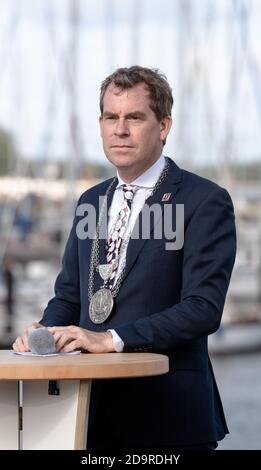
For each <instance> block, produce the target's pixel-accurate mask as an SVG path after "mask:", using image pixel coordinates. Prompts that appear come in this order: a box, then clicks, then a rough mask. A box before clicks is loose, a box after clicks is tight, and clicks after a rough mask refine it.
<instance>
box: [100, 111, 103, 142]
mask: <svg viewBox="0 0 261 470" xmlns="http://www.w3.org/2000/svg"><path fill="white" fill-rule="evenodd" d="M99 125H100V136H101V137H102V134H103V133H102V115H101V116H99Z"/></svg>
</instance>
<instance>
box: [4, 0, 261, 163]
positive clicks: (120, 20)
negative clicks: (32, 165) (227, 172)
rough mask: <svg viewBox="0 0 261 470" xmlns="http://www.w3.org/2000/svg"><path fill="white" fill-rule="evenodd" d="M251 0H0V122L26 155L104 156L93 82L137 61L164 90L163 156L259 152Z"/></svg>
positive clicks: (191, 159)
mask: <svg viewBox="0 0 261 470" xmlns="http://www.w3.org/2000/svg"><path fill="white" fill-rule="evenodd" d="M260 3H261V2H260V1H259V0H236V1H234V0H161V1H156V0H78V1H77V0H0V60H1V64H2V66H1V71H0V127H1V128H4V129H7V130H10V131H11V132H12V134H13V135H14V138H15V141H16V144H17V147H18V149H19V152H20V153H21V155H23V156H24V157H30V158H35V159H41V158H45V159H68V160H70V161H72V159H80V160H81V161H85V160H91V161H94V162H100V163H101V162H104V161H105V157H104V154H103V150H102V145H101V141H100V137H99V126H98V117H99V107H98V102H99V88H100V84H101V81H102V80H103V79H104V78H105V77H106V76H107V75H108V74H109V73H111V72H112V71H113V70H114V69H115V68H117V67H121V66H130V65H133V64H140V65H144V66H147V67H155V68H159V69H160V70H161V71H163V72H164V73H165V75H166V76H167V78H168V81H169V83H170V85H171V87H172V89H173V95H174V100H175V103H174V109H173V128H172V131H171V134H170V136H169V138H168V141H167V145H166V147H165V154H167V155H169V156H171V157H172V158H174V159H175V160H177V161H178V162H181V161H184V163H185V164H187V165H190V164H191V163H192V164H196V165H197V164H201V163H214V164H219V162H220V161H224V160H226V159H229V160H230V161H241V162H245V161H251V160H253V159H258V158H259V159H260V156H261V132H260V131H261V80H260V78H261V56H260V46H261V37H260V35H261V33H260V27H259V25H260V24H261V5H260ZM73 4H76V5H77V6H78V21H77V29H76V30H75V31H76V33H75V35H74V28H73V26H72V21H70V18H72V16H70V11H71V9H72V6H73ZM73 38H74V41H73ZM72 114H74V115H75V116H76V122H77V129H78V152H77V155H76V154H75V152H74V147H73V144H72V139H71V134H70V119H71V117H72Z"/></svg>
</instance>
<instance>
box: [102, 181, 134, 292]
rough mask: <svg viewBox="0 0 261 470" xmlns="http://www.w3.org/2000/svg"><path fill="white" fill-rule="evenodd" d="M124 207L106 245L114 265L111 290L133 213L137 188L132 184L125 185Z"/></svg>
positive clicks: (107, 252)
mask: <svg viewBox="0 0 261 470" xmlns="http://www.w3.org/2000/svg"><path fill="white" fill-rule="evenodd" d="M122 189H123V195H124V200H123V206H122V208H121V210H120V212H119V214H118V217H117V220H116V222H115V224H114V226H113V229H112V231H111V233H110V234H109V237H108V240H107V243H106V258H107V263H109V264H111V263H113V262H115V261H116V262H115V263H114V267H113V271H112V274H111V276H110V280H109V289H112V287H113V284H114V279H115V276H116V272H117V268H118V260H119V254H120V249H121V245H122V240H123V236H124V233H125V230H126V228H127V225H128V222H129V218H130V213H131V203H132V201H133V196H134V194H135V191H136V190H137V187H135V186H131V185H130V184H124V185H123V187H122Z"/></svg>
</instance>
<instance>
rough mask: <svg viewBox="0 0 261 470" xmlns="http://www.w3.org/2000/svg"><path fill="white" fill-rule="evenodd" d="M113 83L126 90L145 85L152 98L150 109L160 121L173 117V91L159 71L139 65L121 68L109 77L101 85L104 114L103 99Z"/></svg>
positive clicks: (101, 102) (101, 107)
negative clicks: (141, 84)
mask: <svg viewBox="0 0 261 470" xmlns="http://www.w3.org/2000/svg"><path fill="white" fill-rule="evenodd" d="M111 83H113V84H114V85H115V86H116V87H119V88H121V89H122V90H126V89H128V88H132V87H134V86H135V85H138V83H145V84H146V86H147V88H148V90H149V96H150V107H151V109H152V111H154V113H155V115H156V118H157V119H158V121H161V120H162V119H163V118H165V117H166V116H170V115H171V108H172V106H173V96H172V90H171V88H170V86H169V84H168V82H167V78H166V77H165V75H163V74H162V73H161V72H159V70H158V69H149V68H146V67H141V66H139V65H133V66H132V67H128V68H127V67H125V68H119V69H117V70H115V72H113V73H112V74H111V75H109V76H108V77H107V78H105V80H104V81H103V82H102V84H101V90H100V110H101V114H102V113H103V99H104V95H105V92H106V90H107V88H108V86H109V85H110V84H111Z"/></svg>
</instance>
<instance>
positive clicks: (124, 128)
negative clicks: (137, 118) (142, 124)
mask: <svg viewBox="0 0 261 470" xmlns="http://www.w3.org/2000/svg"><path fill="white" fill-rule="evenodd" d="M129 134H130V130H129V126H128V123H127V121H126V120H125V119H118V121H117V123H116V127H115V135H118V136H125V135H129Z"/></svg>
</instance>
